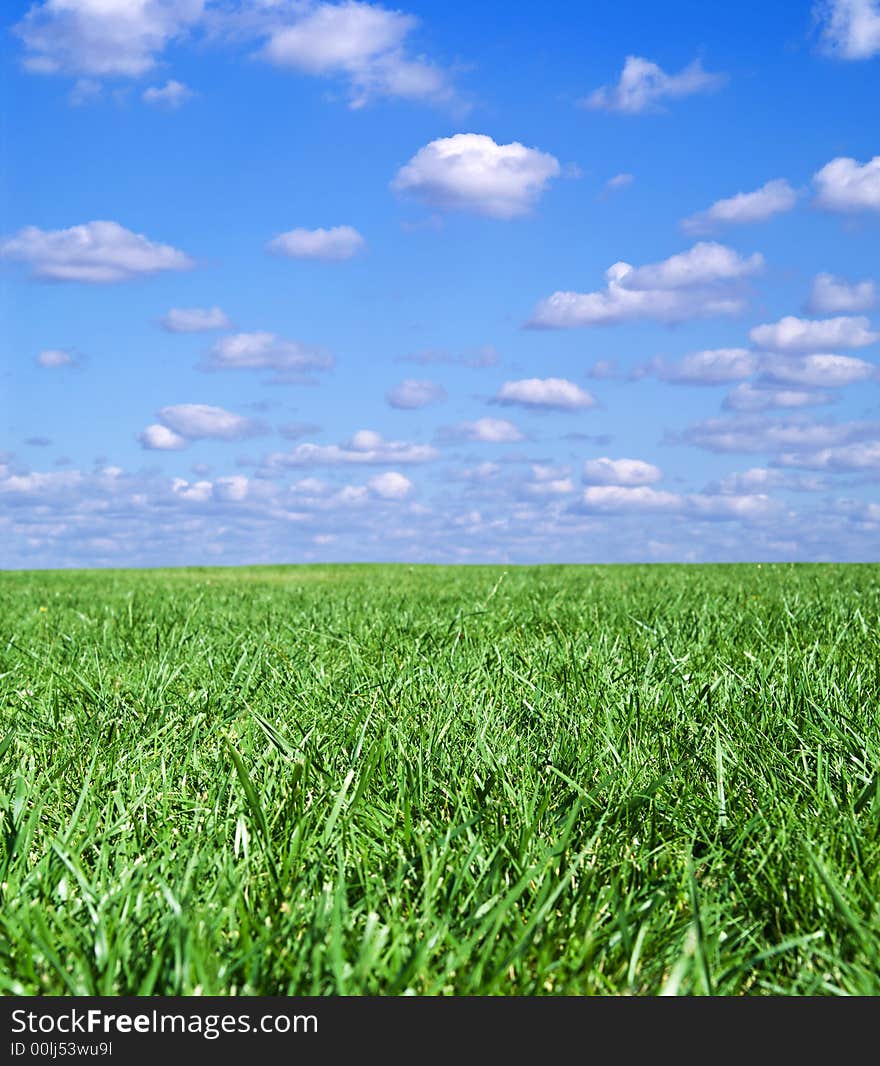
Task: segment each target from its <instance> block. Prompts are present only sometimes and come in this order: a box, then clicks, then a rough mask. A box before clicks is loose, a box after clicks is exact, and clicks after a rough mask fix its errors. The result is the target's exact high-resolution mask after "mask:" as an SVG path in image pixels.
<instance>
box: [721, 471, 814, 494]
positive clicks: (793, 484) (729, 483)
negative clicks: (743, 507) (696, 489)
mask: <svg viewBox="0 0 880 1066" xmlns="http://www.w3.org/2000/svg"><path fill="white" fill-rule="evenodd" d="M826 487H827V485H826V482H825V481H824V480H822V479H820V478H816V477H807V476H802V475H799V474H788V473H785V472H783V471H782V470H768V469H767V467H762V466H753V467H752V468H751V469H749V470H744V471H743V472H742V473H733V474H726V475H725V476H724V477H723V478H722V479H721V481H720V483H719V485H718V491H719V492H721V493H724V494H725V495H733V496H742V495H751V494H754V493H766V492H767V491H768V490H771V489H791V490H793V491H795V492H822V491H823V490H824V489H825V488H826Z"/></svg>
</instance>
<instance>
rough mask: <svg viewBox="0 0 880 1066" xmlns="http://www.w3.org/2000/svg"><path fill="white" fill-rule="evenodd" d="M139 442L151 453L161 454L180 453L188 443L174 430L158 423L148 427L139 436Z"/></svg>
mask: <svg viewBox="0 0 880 1066" xmlns="http://www.w3.org/2000/svg"><path fill="white" fill-rule="evenodd" d="M138 440H139V441H140V442H141V445H142V447H144V448H147V449H148V450H150V451H160V452H168V451H179V450H180V449H181V448H185V447H186V443H187V442H186V440H185V439H184V438H183V437H181V436H180V434H179V433H175V432H174V430H172V429H169V428H168V427H167V426H161V425H159V424H158V423H153V425H151V426H147V428H146V429H145V430H144V431H143V432H142V433H140V434H138Z"/></svg>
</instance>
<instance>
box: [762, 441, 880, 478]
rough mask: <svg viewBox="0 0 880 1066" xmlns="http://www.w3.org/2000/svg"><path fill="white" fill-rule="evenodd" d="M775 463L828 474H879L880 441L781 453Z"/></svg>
mask: <svg viewBox="0 0 880 1066" xmlns="http://www.w3.org/2000/svg"><path fill="white" fill-rule="evenodd" d="M776 462H777V463H778V464H779V465H780V466H794V467H800V468H801V469H805V470H827V471H828V472H829V473H842V474H849V473H880V440H871V441H859V442H856V443H853V444H843V445H836V446H832V447H830V448H820V449H818V450H816V451H802V452H783V453H782V455H780V456H779V457H778V459H777V460H776Z"/></svg>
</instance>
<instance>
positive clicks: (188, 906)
mask: <svg viewBox="0 0 880 1066" xmlns="http://www.w3.org/2000/svg"><path fill="white" fill-rule="evenodd" d="M0 626H2V633H0V649H2V651H0V882H2V887H0V994H7V995H8V994H17V993H18V994H20V993H24V994H28V995H30V994H36V993H51V994H99V995H106V994H122V993H134V994H150V993H152V994H156V993H158V994H163V995H189V994H192V993H195V992H198V991H202V992H204V993H205V994H238V995H248V994H260V995H267V994H280V995H289V994H317V993H331V994H336V993H341V994H347V995H358V994H377V993H379V994H390V995H395V994H400V993H403V992H414V993H415V994H417V995H438V994H456V995H458V994H500V995H524V994H528V995H534V994H568V995H571V994H598V995H614V994H635V995H655V994H658V993H661V992H664V993H676V992H677V993H679V994H682V993H685V994H700V993H712V994H716V995H738V994H753V995H754V994H826V993H827V994H838V993H850V994H859V995H864V994H872V995H877V994H880V795H878V789H877V788H876V783H877V772H878V768H880V744H878V699H880V628H878V626H880V566H873V565H862V566H856V565H852V566H834V565H801V566H768V565H764V566H755V565H749V566H746V565H742V566H724V567H722V566H690V567H679V566H650V567H648V566H645V567H640V566H624V567H591V566H583V567H562V566H552V567H528V568H515V567H511V568H506V569H505V568H501V567H497V568H496V567H468V568H464V567H460V568H433V567H406V566H398V567H395V566H336V567H333V566H320V567H290V568H281V567H278V568H254V569H239V570H207V569H205V570H180V571H142V572H136V571H112V572H111V571H105V572H95V571H93V572H46V573H4V574H0Z"/></svg>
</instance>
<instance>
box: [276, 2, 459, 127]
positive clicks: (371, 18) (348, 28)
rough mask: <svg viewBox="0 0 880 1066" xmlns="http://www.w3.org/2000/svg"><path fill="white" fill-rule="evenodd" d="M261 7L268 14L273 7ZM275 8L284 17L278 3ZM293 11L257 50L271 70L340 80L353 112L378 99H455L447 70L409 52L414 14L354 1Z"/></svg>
mask: <svg viewBox="0 0 880 1066" xmlns="http://www.w3.org/2000/svg"><path fill="white" fill-rule="evenodd" d="M265 6H266V8H267V13H268V14H272V7H273V5H272V4H267V5H265ZM275 6H276V9H278V10H279V15H282V16H283V10H284V9H283V8H282V7H281V5H275ZM288 10H291V9H288ZM292 12H293V13H294V17H293V18H292V19H290V18H284V17H278V18H277V19H276V20H275V21H274V22H273V23H272V24H271V25H270V28H269V32H268V39H267V40H266V42H265V44H264V46H263V48H262V50H261V52H260V54H261V56H262V57H263V59H265V60H267V61H268V62H270V63H272V64H274V65H275V66H277V67H283V68H285V69H288V70H295V71H297V72H299V73H301V74H309V75H313V76H317V77H334V78H340V79H342V80H343V81H345V82H347V84H348V86H349V100H350V104H351V106H352V107H354V108H359V107H363V106H364V105H365V104H366V103H368V102H369V101H370V100H371V99H373V98H376V97H399V98H404V99H412V100H426V101H429V102H431V101H432V102H438V103H443V102H450V101H452V100H453V99H454V95H455V94H454V91H453V89H452V85H451V83H450V79H449V75H448V74H447V72H446V71H444V70H443V69H442V68H441V67H439V66H437V65H436V64H434V63H432V62H430V61H429V60H427V59H425V58H424V57H422V56H413V55H411V54H410V53H409V52H408V51H407V47H406V45H407V38H408V37H409V36H410V35H411V34H412V32H413V30H414V29H415V28H416V26H417V25H418V19H417V18H416V17H415V16H414V15H410V14H407V13H405V12H403V11H391V10H388V9H387V8H384V7H381V6H380V5H378V4H366V3H357V2H347V3H341V4H326V3H323V4H314V5H305V4H303V5H293V7H292Z"/></svg>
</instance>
